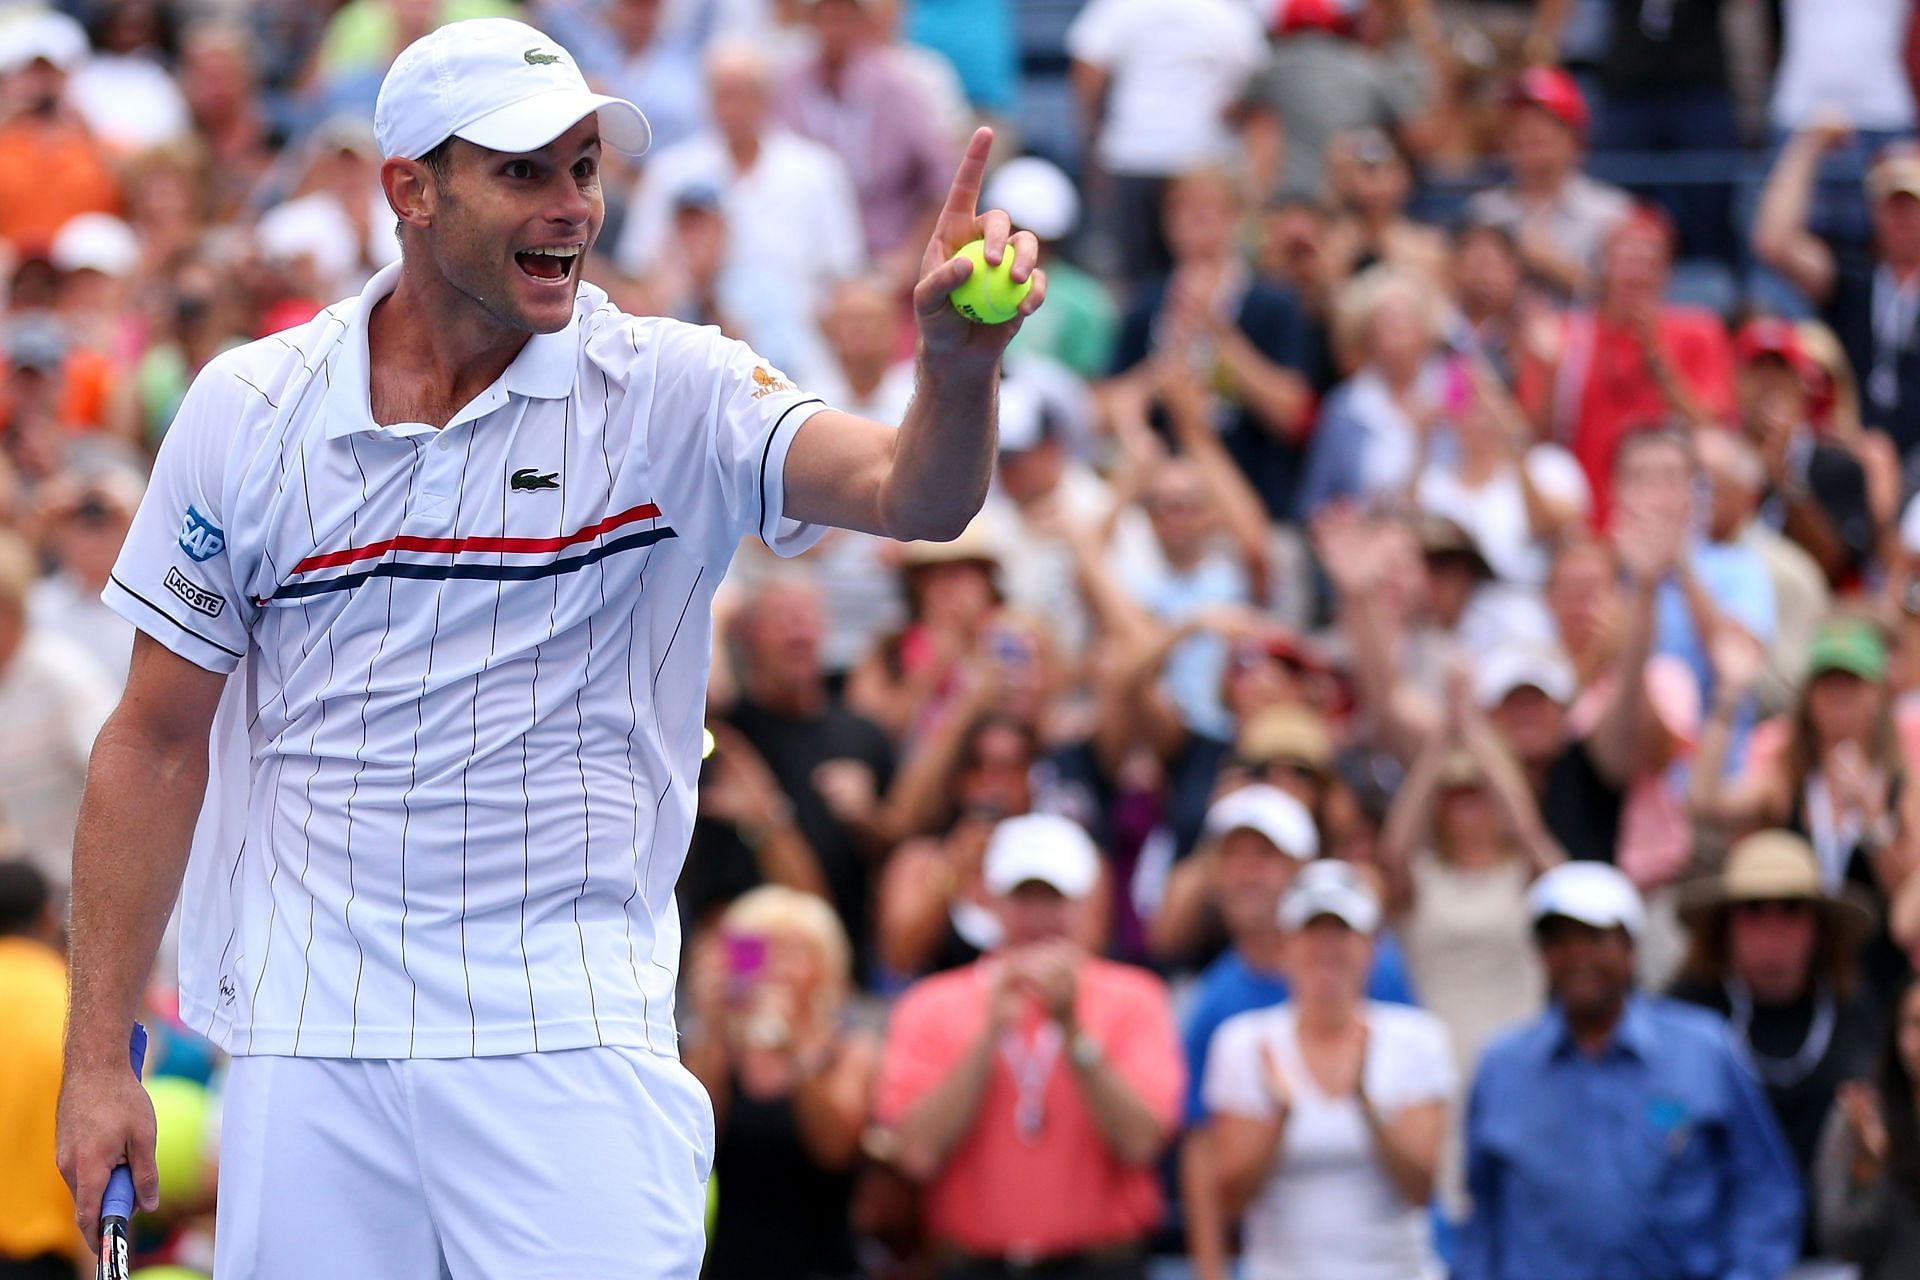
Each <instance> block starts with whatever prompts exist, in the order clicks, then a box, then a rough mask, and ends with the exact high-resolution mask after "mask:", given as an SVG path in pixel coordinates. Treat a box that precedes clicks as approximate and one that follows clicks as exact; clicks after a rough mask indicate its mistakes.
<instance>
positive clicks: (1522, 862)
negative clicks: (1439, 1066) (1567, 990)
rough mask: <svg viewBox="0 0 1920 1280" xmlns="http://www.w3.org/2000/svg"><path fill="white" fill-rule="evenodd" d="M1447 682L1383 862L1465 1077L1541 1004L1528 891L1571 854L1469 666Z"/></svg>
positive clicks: (1429, 1000) (1393, 820) (1409, 942)
mask: <svg viewBox="0 0 1920 1280" xmlns="http://www.w3.org/2000/svg"><path fill="white" fill-rule="evenodd" d="M1450 684H1451V689H1450V696H1449V698H1448V720H1447V723H1445V724H1444V725H1443V726H1442V727H1441V728H1440V730H1439V731H1438V732H1436V733H1434V734H1433V735H1432V736H1431V737H1430V738H1429V739H1428V740H1427V743H1426V745H1425V746H1424V747H1423V748H1422V749H1421V751H1420V754H1419V755H1418V756H1416V757H1414V761H1413V765H1412V767H1411V768H1410V769H1409V770H1408V771H1407V776H1406V780H1405V781H1404V782H1403V783H1402V784H1401V786H1400V789H1399V791H1398V792H1396V793H1395V795H1394V797H1393V806H1392V808H1390V809H1389V810H1388V811H1387V822H1386V828H1385V830H1384V831H1383V832H1382V833H1381V838H1380V849H1379V861H1380V866H1381V869H1382V871H1383V872H1384V873H1385V879H1386V885H1387V895H1386V905H1387V912H1388V919H1390V920H1392V921H1393V922H1394V924H1395V928H1396V930H1397V931H1398V933H1399V934H1400V936H1401V938H1402V939H1403V940H1404V942H1405V945H1406V951H1407V966H1408V969H1409V972H1410V974H1411V976H1412V979H1413V982H1414V985H1415V987H1416V989H1417V990H1418V991H1419V992H1420V1000H1421V1003H1422V1004H1423V1005H1424V1006H1425V1007H1426V1008H1428V1009H1431V1010H1432V1011H1433V1013H1434V1014H1435V1015H1436V1016H1437V1017H1438V1018H1439V1019H1440V1021H1441V1023H1442V1024H1444V1025H1445V1027H1446V1029H1447V1034H1448V1037H1449V1040H1450V1042H1451V1045H1452V1050H1453V1055H1454V1056H1453V1061H1454V1065H1455V1067H1456V1068H1457V1069H1458V1070H1459V1071H1461V1072H1470V1071H1471V1070H1472V1068H1473V1064H1474V1063H1475V1062H1477V1061H1478V1060H1479V1057H1480V1050H1481V1048H1482V1047H1483V1046H1484V1045H1485V1044H1486V1043H1487V1040H1488V1039H1489V1038H1490V1037H1491V1036H1492V1034H1493V1033H1494V1032H1495V1031H1498V1030H1500V1029H1502V1028H1504V1027H1506V1026H1508V1025H1510V1024H1511V1023H1514V1022H1517V1021H1519V1019H1520V1018H1522V1017H1524V1016H1525V1015H1527V1014H1529V1013H1531V1012H1533V1010H1535V1009H1537V1008H1538V1007H1539V1005H1540V998H1541V996H1542V994H1543V993H1544V989H1545V988H1544V982H1543V980H1542V977H1541V973H1540V966H1539V962H1538V960H1537V958H1536V956H1535V955H1534V952H1533V946H1532V939H1531V937H1530V936H1529V935H1528V933H1527V928H1526V910H1525V902H1526V895H1527V887H1528V886H1529V885H1530V884H1532V883H1533V881H1534V879H1535V878H1536V877H1538V876H1539V875H1541V874H1542V873H1544V872H1546V871H1547V870H1549V869H1551V868H1552V867H1555V866H1558V865H1559V864H1560V863H1561V862H1563V861H1565V860H1566V853H1565V851H1564V850H1562V849H1561V847H1560V844H1559V842H1558V841H1556V840H1555V839H1554V838H1553V834H1552V833H1551V832H1550V831H1548V830H1547V827H1546V824H1545V823H1544V822H1543V821H1542V820H1541V817H1540V809H1539V806H1538V805H1537V804H1536V803H1535V801H1534V798H1533V793H1532V792H1531V791H1530V790H1529V789H1528V787H1527V782H1526V778H1525V777H1524V776H1523V775H1522V774H1521V772H1520V769H1519V766H1518V765H1517V764H1516V763H1515V761H1514V759H1513V757H1512V756H1511V755H1510V754H1508V752H1507V750H1506V748H1505V747H1503V746H1502V745H1501V743H1500V741H1499V739H1498V738H1497V737H1496V736H1495V735H1494V734H1493V732H1492V728H1491V726H1489V725H1488V724H1487V721H1486V717H1485V716H1484V715H1483V714H1481V712H1480V710H1479V709H1478V708H1477V707H1475V706H1474V705H1473V701H1472V690H1471V689H1470V688H1469V687H1468V686H1467V684H1466V679H1465V673H1464V671H1463V672H1461V673H1460V674H1457V675H1456V676H1455V677H1454V678H1453V679H1452V681H1451V682H1450Z"/></svg>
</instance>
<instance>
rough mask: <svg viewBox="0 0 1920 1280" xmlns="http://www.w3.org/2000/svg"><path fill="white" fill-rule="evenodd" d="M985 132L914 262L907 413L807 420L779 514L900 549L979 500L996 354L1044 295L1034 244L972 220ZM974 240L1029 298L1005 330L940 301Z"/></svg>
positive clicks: (948, 526) (993, 218) (992, 418)
mask: <svg viewBox="0 0 1920 1280" xmlns="http://www.w3.org/2000/svg"><path fill="white" fill-rule="evenodd" d="M992 147H993V131H992V130H991V129H981V130H979V131H977V132H976V133H975V134H974V135H973V141H972V142H971V143H970V144H969V145H968V147H967V154H966V157H965V158H964V159H963V160H961V162H960V169H959V172H957V173H956V174H955V175H954V179H953V186H952V188H951V189H950V190H949V191H948V192H947V202H946V205H945V207H944V208H942V209H941V211H940V218H939V222H938V223H937V224H936V226H935V228H934V233H933V240H932V241H931V242H930V243H929V244H928V245H927V252H926V256H925V257H924V258H923V259H922V260H921V267H920V283H919V285H918V286H916V287H915V289H914V291H913V310H914V318H915V320H916V321H917V322H918V324H919V328H920V355H919V362H918V376H917V380H916V387H915V390H914V396H913V404H912V406H911V407H910V408H908V410H907V414H906V417H905V419H904V420H903V421H902V422H901V423H900V424H899V426H898V427H897V428H896V427H894V426H892V425H890V424H886V423H879V422H871V421H868V420H867V419H864V418H857V417H854V416H853V415H852V414H847V413H840V412H837V411H832V410H829V411H826V412H823V413H817V414H815V415H814V416H813V417H812V418H810V419H808V421H807V423H806V425H805V426H803V427H801V428H800V431H799V433H798V434H797V435H795V436H794V440H793V446H792V448H791V449H790V450H789V451H788V454H787V467H786V503H785V511H786V514H787V515H788V516H791V517H792V518H794V519H796V520H801V521H805V522H807V523H810V524H827V525H836V526H838V527H840V528H845V529H859V530H861V531H863V532H866V533H877V534H882V535H885V536H887V537H890V538H898V539H900V540H902V541H912V540H915V539H926V540H930V541H946V540H950V539H953V538H957V537H959V536H960V532H961V530H963V529H965V528H966V527H967V522H968V521H969V520H971V519H973V517H974V515H975V513H977V512H978V511H979V510H980V504H981V503H982V502H984V501H985V500H986V496H987V483H988V481H989V480H990V479H991V478H992V476H993V459H994V450H995V447H996V445H997V440H998V432H997V427H996V421H997V413H996V393H997V391H998V388H999V383H1000V357H1001V356H1002V355H1003V354H1004V353H1005V351H1006V349H1007V343H1008V342H1010V341H1012V339H1013V335H1014V334H1015V333H1017V332H1019V330H1020V322H1021V321H1022V320H1024V319H1025V318H1026V317H1027V316H1030V315H1032V314H1033V312H1034V311H1035V310H1036V309H1037V308H1038V307H1039V306H1040V304H1041V302H1042V301H1044V300H1045V298H1046V292H1047V282H1046V276H1045V273H1043V272H1041V271H1040V270H1038V267H1037V264H1038V262H1039V257H1040V246H1039V242H1038V241H1036V240H1035V239H1034V238H1033V235H1032V234H1031V233H1030V232H1025V231H1022V232H1018V233H1015V232H1014V230H1013V226H1012V223H1011V222H1010V221H1009V220H1008V218H1007V215H1006V214H1005V213H1003V212H1001V211H999V210H993V211H990V212H988V213H985V214H982V213H980V212H979V211H978V204H979V200H980V183H981V179H982V176H983V175H984V174H985V172H986V166H987V153H988V152H989V151H990V150H992ZM975 240H985V241H986V242H987V243H986V258H987V261H988V262H989V263H992V264H998V263H999V262H1001V261H1002V260H1003V257H1004V255H1007V254H1011V255H1012V256H1013V279H1014V281H1015V282H1016V283H1018V282H1020V281H1023V280H1027V279H1029V278H1031V279H1032V280H1033V292H1032V293H1030V294H1028V295H1027V297H1026V299H1025V301H1023V302H1022V303H1021V304H1020V314H1019V316H1017V317H1016V318H1015V319H1012V320H1009V321H1007V322H1006V323H1005V324H996V325H982V324H974V323H973V322H971V321H969V320H967V319H966V318H964V317H963V316H961V315H960V313H959V312H957V311H955V310H954V309H953V307H952V305H951V304H950V303H949V302H948V299H949V298H950V297H951V296H952V294H953V291H954V290H955V289H957V288H959V287H960V285H961V284H962V283H963V282H964V281H965V280H966V279H967V277H968V276H969V275H971V274H972V264H971V263H969V262H968V261H966V260H965V259H963V258H959V257H957V256H956V255H957V254H958V253H959V252H960V250H961V248H963V247H964V246H966V245H968V244H970V243H972V242H973V241H975Z"/></svg>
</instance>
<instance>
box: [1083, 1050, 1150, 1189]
mask: <svg viewBox="0 0 1920 1280" xmlns="http://www.w3.org/2000/svg"><path fill="white" fill-rule="evenodd" d="M1073 1074H1074V1078H1075V1079H1076V1080H1077V1081H1079V1084H1080V1096H1081V1097H1082V1098H1084V1099H1085V1100H1086V1103H1087V1111H1088V1112H1089V1113H1090V1114H1091V1115H1092V1116H1093V1124H1094V1127H1095V1128H1096V1129H1098V1130H1099V1131H1100V1137H1101V1138H1102V1139H1103V1140H1104V1141H1105V1142H1106V1144H1107V1149H1108V1150H1110V1151H1112V1152H1113V1153H1114V1154H1115V1155H1116V1156H1118V1157H1120V1159H1121V1161H1122V1162H1124V1163H1126V1164H1130V1165H1148V1164H1151V1163H1153V1162H1154V1161H1155V1160H1157V1159H1159V1157H1160V1152H1161V1150H1162V1148H1164V1147H1165V1145H1166V1139H1167V1132H1166V1129H1165V1128H1164V1127H1162V1125H1161V1124H1160V1121H1159V1120H1157V1119H1155V1118H1154V1114H1153V1112H1152V1111H1150V1110H1148V1108H1147V1104H1146V1103H1145V1102H1143V1101H1141V1100H1140V1096H1139V1095H1138V1094H1136V1093H1135V1092H1134V1091H1133V1089H1132V1088H1131V1087H1129V1086H1128V1084H1127V1082H1126V1081H1125V1080H1123V1079H1121V1078H1120V1073H1119V1072H1117V1071H1115V1070H1114V1069H1113V1064H1112V1063H1111V1062H1109V1061H1107V1060H1106V1059H1105V1058H1104V1057H1102V1058H1101V1059H1100V1060H1098V1061H1096V1062H1093V1063H1092V1064H1090V1065H1088V1066H1084V1067H1083V1066H1080V1065H1079V1064H1077V1063H1076V1064H1075V1065H1074V1073H1073Z"/></svg>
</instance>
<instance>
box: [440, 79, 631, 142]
mask: <svg viewBox="0 0 1920 1280" xmlns="http://www.w3.org/2000/svg"><path fill="white" fill-rule="evenodd" d="M596 112H597V113H598V114H599V116H600V140H601V141H602V142H604V143H606V144H607V145H608V146H610V147H612V148H614V149H615V150H616V151H624V152H626V153H627V154H628V155H630V156H637V155H640V154H641V153H642V152H644V151H646V149H647V147H648V145H649V144H650V143H652V141H653V129H652V127H651V126H649V125H648V124H647V118H646V116H644V115H642V114H641V112H640V108H638V107H636V106H634V105H633V104H632V103H631V102H628V101H627V100H626V99H625V98H614V97H609V96H608V95H606V94H604V93H583V92H581V91H580V90H578V89H555V90H552V91H550V92H547V93H537V94H535V95H534V96H532V97H531V98H522V99H520V101H518V102H510V103H508V104H507V105H506V106H504V107H498V108H496V109H494V110H492V111H489V112H488V113H487V114H486V115H483V116H481V117H480V118H479V119H478V120H472V121H469V122H468V123H466V124H464V125H462V126H461V127H460V128H458V129H455V130H454V131H453V136H454V137H456V138H463V139H465V140H466V141H468V142H471V143H472V144H473V145H474V146H476V147H485V148H486V149H487V150H489V151H507V152H516V153H518V152H527V151H538V150H539V149H540V148H542V147H544V146H546V145H547V144H548V143H549V142H552V141H553V140H554V139H555V138H557V137H559V136H560V135H561V134H563V133H565V132H566V131H567V130H569V129H571V128H573V126H575V125H576V124H579V123H580V122H581V121H582V120H584V119H586V118H587V117H588V116H590V115H593V114H594V113H596Z"/></svg>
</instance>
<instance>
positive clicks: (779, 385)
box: [753, 365, 793, 400]
mask: <svg viewBox="0 0 1920 1280" xmlns="http://www.w3.org/2000/svg"><path fill="white" fill-rule="evenodd" d="M753 380H754V382H755V383H757V384H758V387H759V389H758V390H756V391H755V392H754V393H753V398H754V399H755V400H763V399H765V398H766V397H768V396H770V395H772V394H773V393H774V392H776V391H791V390H793V384H792V383H791V382H788V381H787V380H786V379H785V378H782V377H779V376H778V375H776V374H774V373H771V372H769V371H768V370H767V367H766V366H765V365H761V366H760V367H758V368H756V369H755V370H754V371H753Z"/></svg>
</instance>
